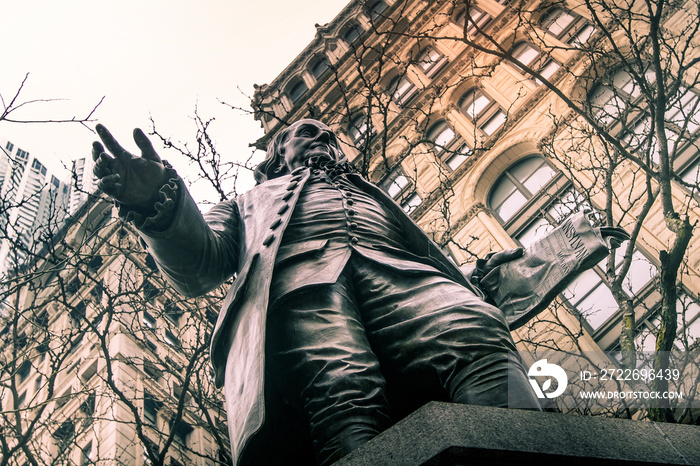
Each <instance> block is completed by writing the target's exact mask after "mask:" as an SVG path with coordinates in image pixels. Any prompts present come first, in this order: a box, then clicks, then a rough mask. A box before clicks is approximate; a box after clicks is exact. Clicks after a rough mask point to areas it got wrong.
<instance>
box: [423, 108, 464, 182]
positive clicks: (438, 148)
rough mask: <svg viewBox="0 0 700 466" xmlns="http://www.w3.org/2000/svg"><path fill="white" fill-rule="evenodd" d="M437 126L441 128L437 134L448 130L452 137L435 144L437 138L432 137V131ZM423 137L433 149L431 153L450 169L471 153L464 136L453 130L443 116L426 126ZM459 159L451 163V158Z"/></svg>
mask: <svg viewBox="0 0 700 466" xmlns="http://www.w3.org/2000/svg"><path fill="white" fill-rule="evenodd" d="M438 126H442V128H443V129H442V131H440V133H439V134H438V136H442V135H443V134H445V132H446V131H448V130H449V131H450V132H452V138H451V139H450V140H449V141H446V142H445V143H444V144H441V145H438V144H437V142H438V138H437V137H434V136H435V134H434V133H435V132H436V131H437V130H436V127H438ZM425 138H426V139H427V140H428V141H430V145H431V149H432V150H433V153H435V156H436V157H437V158H438V159H439V160H440V161H441V162H442V163H443V164H445V165H447V167H448V168H449V169H450V170H451V171H455V170H457V169H458V168H459V167H460V166H461V165H462V164H463V163H464V162H466V161H467V159H468V158H469V157H470V156H471V155H472V154H473V151H472V148H471V147H469V145H468V144H467V142H466V141H465V140H464V138H463V137H462V136H461V135H460V134H459V133H458V132H457V131H455V129H454V128H453V127H452V125H450V123H449V122H448V121H447V120H445V119H444V118H441V119H439V120H437V121H435V122H433V124H431V125H430V126H429V127H428V129H427V131H426V132H425ZM460 159H461V161H460V162H458V163H456V164H453V163H451V161H453V160H460Z"/></svg>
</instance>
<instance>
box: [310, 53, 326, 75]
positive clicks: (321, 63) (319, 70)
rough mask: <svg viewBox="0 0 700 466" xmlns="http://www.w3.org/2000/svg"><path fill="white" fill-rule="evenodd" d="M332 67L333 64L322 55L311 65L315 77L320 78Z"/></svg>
mask: <svg viewBox="0 0 700 466" xmlns="http://www.w3.org/2000/svg"><path fill="white" fill-rule="evenodd" d="M330 67H331V64H330V62H329V61H328V58H326V57H320V58H318V59H317V60H316V61H315V62H314V64H313V65H311V74H312V75H313V76H314V78H316V79H318V78H320V77H321V76H323V73H325V72H326V70H328V68H330Z"/></svg>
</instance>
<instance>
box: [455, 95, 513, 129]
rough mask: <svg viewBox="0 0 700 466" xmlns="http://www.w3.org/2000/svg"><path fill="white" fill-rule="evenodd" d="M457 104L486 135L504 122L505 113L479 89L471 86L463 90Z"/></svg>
mask: <svg viewBox="0 0 700 466" xmlns="http://www.w3.org/2000/svg"><path fill="white" fill-rule="evenodd" d="M458 105H459V108H460V109H461V110H462V112H463V113H464V114H465V115H466V116H467V117H469V119H470V120H471V121H472V122H473V123H474V125H475V126H476V127H477V128H478V129H480V130H481V131H483V132H484V133H486V134H487V135H488V136H490V135H492V134H493V133H495V132H496V131H497V130H498V128H500V127H501V126H503V123H505V122H506V113H505V112H504V111H503V110H502V109H501V107H500V106H499V105H498V104H497V103H496V101H495V100H493V99H492V98H491V97H489V96H488V95H487V94H486V93H485V92H484V91H482V90H481V89H478V88H472V89H470V90H468V91H467V92H465V93H464V94H463V95H462V97H461V98H460V99H459V102H458Z"/></svg>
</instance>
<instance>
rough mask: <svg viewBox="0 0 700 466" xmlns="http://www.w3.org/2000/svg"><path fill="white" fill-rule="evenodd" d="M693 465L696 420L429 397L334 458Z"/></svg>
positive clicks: (698, 438)
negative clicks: (673, 421)
mask: <svg viewBox="0 0 700 466" xmlns="http://www.w3.org/2000/svg"><path fill="white" fill-rule="evenodd" d="M637 464H639V465H650V464H685V465H688V464H690V465H700V427H698V426H686V425H676V424H660V423H652V422H648V421H631V420H627V419H608V418H602V417H587V416H574V415H564V414H556V413H541V412H532V411H523V410H512V409H503V408H490V407H484V406H468V405H457V404H451V403H429V404H428V405H426V406H424V407H422V408H421V409H419V410H418V411H416V412H415V413H413V414H411V415H410V416H408V417H407V418H406V419H404V420H403V421H401V422H399V423H398V424H396V425H395V426H393V427H392V428H391V429H388V430H387V431H386V432H384V433H382V434H381V435H379V436H378V437H377V438H375V439H374V440H372V441H371V442H369V443H367V444H366V445H363V446H362V447H361V448H359V449H358V450H355V451H354V452H352V453H351V454H350V455H348V456H346V457H345V458H343V459H342V460H340V461H339V462H337V463H336V466H360V465H363V466H402V465H405V466H416V465H489V466H494V465H518V466H527V465H533V466H535V465H536V466H543V465H566V466H572V465H637Z"/></svg>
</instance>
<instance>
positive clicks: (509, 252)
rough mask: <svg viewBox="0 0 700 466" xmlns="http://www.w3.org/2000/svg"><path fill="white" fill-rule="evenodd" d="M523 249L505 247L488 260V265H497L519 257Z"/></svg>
mask: <svg viewBox="0 0 700 466" xmlns="http://www.w3.org/2000/svg"><path fill="white" fill-rule="evenodd" d="M524 251H525V250H524V249H523V248H514V249H506V250H504V251H500V252H497V253H496V254H494V255H493V257H492V258H491V259H490V260H489V266H491V267H497V266H499V265H501V264H504V263H506V262H510V261H512V260H515V259H519V258H521V257H522V256H523V253H524Z"/></svg>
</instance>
